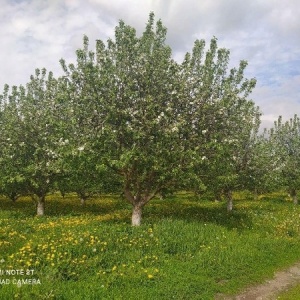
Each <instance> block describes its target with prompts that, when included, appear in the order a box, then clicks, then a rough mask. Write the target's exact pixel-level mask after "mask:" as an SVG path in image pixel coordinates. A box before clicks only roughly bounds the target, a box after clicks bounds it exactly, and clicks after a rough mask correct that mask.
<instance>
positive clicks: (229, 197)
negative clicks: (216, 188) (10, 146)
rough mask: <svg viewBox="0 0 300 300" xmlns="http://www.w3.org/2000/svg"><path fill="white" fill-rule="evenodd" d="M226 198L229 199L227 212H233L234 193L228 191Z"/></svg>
mask: <svg viewBox="0 0 300 300" xmlns="http://www.w3.org/2000/svg"><path fill="white" fill-rule="evenodd" d="M226 198H227V212H232V210H233V199H232V192H231V191H226Z"/></svg>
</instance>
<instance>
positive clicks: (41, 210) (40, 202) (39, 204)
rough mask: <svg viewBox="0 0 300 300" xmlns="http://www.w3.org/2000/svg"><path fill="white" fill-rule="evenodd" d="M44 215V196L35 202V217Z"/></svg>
mask: <svg viewBox="0 0 300 300" xmlns="http://www.w3.org/2000/svg"><path fill="white" fill-rule="evenodd" d="M44 213H45V196H41V197H39V198H38V201H37V216H43V215H44Z"/></svg>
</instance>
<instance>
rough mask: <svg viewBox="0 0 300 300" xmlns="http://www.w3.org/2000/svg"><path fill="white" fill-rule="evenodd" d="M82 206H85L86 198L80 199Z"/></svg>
mask: <svg viewBox="0 0 300 300" xmlns="http://www.w3.org/2000/svg"><path fill="white" fill-rule="evenodd" d="M80 204H81V205H82V206H84V205H85V198H84V197H80Z"/></svg>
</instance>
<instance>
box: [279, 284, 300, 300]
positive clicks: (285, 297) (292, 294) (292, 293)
mask: <svg viewBox="0 0 300 300" xmlns="http://www.w3.org/2000/svg"><path fill="white" fill-rule="evenodd" d="M277 299H278V300H279V299H280V300H299V299H300V284H299V285H296V286H294V287H292V288H291V289H289V290H288V291H286V292H283V293H281V294H280V295H278V297H277Z"/></svg>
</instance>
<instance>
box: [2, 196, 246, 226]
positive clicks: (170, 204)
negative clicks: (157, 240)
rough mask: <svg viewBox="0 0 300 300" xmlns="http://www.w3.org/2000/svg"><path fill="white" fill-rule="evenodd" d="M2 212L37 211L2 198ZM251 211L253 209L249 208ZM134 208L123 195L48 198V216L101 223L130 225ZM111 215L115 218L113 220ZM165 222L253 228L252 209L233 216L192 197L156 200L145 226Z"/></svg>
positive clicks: (23, 200) (32, 213)
mask: <svg viewBox="0 0 300 300" xmlns="http://www.w3.org/2000/svg"><path fill="white" fill-rule="evenodd" d="M0 209H1V210H2V212H3V211H5V212H6V213H7V214H8V217H13V218H16V219H17V218H24V217H34V216H35V214H36V208H35V204H34V203H33V201H31V200H30V198H28V197H27V198H21V199H19V200H17V201H16V202H15V203H13V202H12V201H11V200H8V199H0ZM249 209H251V208H249ZM131 210H132V207H131V206H130V205H129V204H128V203H127V202H126V201H125V200H124V199H121V198H120V196H119V195H104V196H100V197H99V196H98V197H94V198H91V199H88V200H86V204H85V205H81V204H80V201H79V199H78V197H77V196H76V195H75V194H74V195H68V196H66V197H65V198H62V197H61V196H60V195H56V194H54V195H49V196H48V198H47V199H46V207H45V216H46V217H63V216H82V215H91V217H96V216H97V217H101V216H103V220H102V219H101V222H109V223H124V222H125V223H126V224H128V225H130V221H131ZM110 215H111V217H109V216H110ZM162 219H174V220H184V221H187V222H200V223H203V224H205V223H214V224H217V225H220V226H224V227H226V228H228V229H236V230H244V229H247V228H251V227H252V219H251V215H250V214H248V210H247V209H245V208H243V209H240V208H239V206H238V205H237V206H236V208H235V209H234V210H233V212H231V213H227V211H226V204H225V203H214V202H211V201H207V200H205V201H203V200H198V201H195V200H194V199H193V198H191V197H190V196H184V197H177V196H174V197H169V198H168V199H166V200H158V199H154V200H153V201H151V202H150V203H149V204H148V205H146V206H145V207H144V209H143V219H142V224H148V225H149V224H155V223H158V222H159V221H161V220H162Z"/></svg>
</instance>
